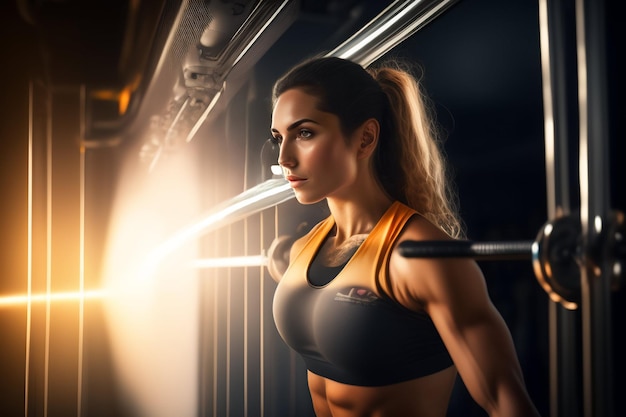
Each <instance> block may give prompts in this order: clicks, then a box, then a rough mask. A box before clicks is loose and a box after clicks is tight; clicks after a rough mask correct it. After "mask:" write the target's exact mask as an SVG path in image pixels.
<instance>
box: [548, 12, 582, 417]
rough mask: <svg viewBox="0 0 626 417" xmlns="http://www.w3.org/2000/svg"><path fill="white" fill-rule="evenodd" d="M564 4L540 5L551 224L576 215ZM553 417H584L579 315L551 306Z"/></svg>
mask: <svg viewBox="0 0 626 417" xmlns="http://www.w3.org/2000/svg"><path fill="white" fill-rule="evenodd" d="M564 9H565V4H564V2H563V1H554V2H548V0H540V1H539V30H540V48H541V65H542V79H543V103H544V137H545V157H546V194H547V211H548V218H549V219H556V218H558V217H561V216H565V215H569V214H570V193H569V183H568V181H569V163H568V155H569V153H568V148H569V146H568V142H569V140H568V139H569V137H570V132H569V129H568V126H569V125H570V123H569V122H570V119H571V118H570V117H569V114H568V111H567V109H568V94H567V93H568V89H567V85H566V84H567V82H566V81H567V77H568V71H567V68H568V62H567V58H568V55H567V51H568V48H567V46H568V39H569V37H568V33H567V27H568V26H567V24H566V17H567V13H566V12H565V10H564ZM548 307H549V308H548V314H549V343H550V349H549V356H550V415H551V416H552V417H565V416H568V417H577V416H580V408H581V407H580V400H579V395H577V394H578V387H579V385H580V376H579V374H580V372H578V369H579V368H580V367H579V366H578V357H579V354H578V352H579V347H578V346H579V342H578V340H579V331H578V327H579V313H578V312H577V311H570V310H567V309H565V308H564V307H562V306H561V305H560V304H558V303H554V302H550V304H549V306H548Z"/></svg>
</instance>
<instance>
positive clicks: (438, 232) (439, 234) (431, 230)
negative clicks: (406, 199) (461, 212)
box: [396, 213, 452, 244]
mask: <svg viewBox="0 0 626 417" xmlns="http://www.w3.org/2000/svg"><path fill="white" fill-rule="evenodd" d="M451 239H452V238H451V237H450V236H448V234H446V232H444V231H443V229H441V228H440V227H439V226H437V225H435V224H434V223H432V222H431V221H430V220H428V219H427V218H426V217H424V216H422V215H421V214H419V213H415V214H414V215H412V216H411V217H410V218H409V220H407V222H406V224H405V225H404V228H403V229H402V232H401V233H400V235H399V236H398V240H397V242H396V244H398V243H400V242H403V241H406V240H419V241H423V240H451Z"/></svg>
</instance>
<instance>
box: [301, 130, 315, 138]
mask: <svg viewBox="0 0 626 417" xmlns="http://www.w3.org/2000/svg"><path fill="white" fill-rule="evenodd" d="M311 136H313V132H311V131H310V130H308V129H300V131H299V132H298V137H301V138H303V139H309V138H310V137H311Z"/></svg>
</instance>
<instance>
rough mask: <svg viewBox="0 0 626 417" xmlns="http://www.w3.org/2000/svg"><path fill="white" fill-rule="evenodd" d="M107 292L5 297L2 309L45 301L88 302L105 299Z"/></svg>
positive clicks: (3, 297)
mask: <svg viewBox="0 0 626 417" xmlns="http://www.w3.org/2000/svg"><path fill="white" fill-rule="evenodd" d="M106 293H107V292H106V291H105V290H91V291H82V292H81V291H73V292H57V293H50V294H31V295H28V294H25V295H5V296H2V297H0V307H5V306H13V305H19V304H27V303H28V302H31V303H37V302H45V301H48V300H50V301H73V300H86V299H93V298H96V299H97V298H103V297H105V296H106Z"/></svg>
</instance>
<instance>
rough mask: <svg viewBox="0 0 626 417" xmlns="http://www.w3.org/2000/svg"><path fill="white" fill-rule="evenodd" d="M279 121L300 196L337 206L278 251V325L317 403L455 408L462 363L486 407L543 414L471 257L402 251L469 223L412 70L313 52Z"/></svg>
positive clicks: (284, 159)
mask: <svg viewBox="0 0 626 417" xmlns="http://www.w3.org/2000/svg"><path fill="white" fill-rule="evenodd" d="M271 131H272V135H273V137H274V140H275V141H276V142H277V143H278V144H280V154H279V160H278V162H279V164H280V165H281V167H282V169H283V172H284V175H285V178H286V179H287V180H288V181H289V182H290V184H291V186H292V187H293V189H294V192H295V195H296V198H297V200H298V201H299V202H300V203H302V204H312V203H317V202H319V201H321V200H324V199H325V200H326V201H327V203H328V207H329V209H330V216H329V217H328V218H327V219H325V220H323V221H322V222H320V223H319V224H317V225H316V226H315V227H313V229H312V230H311V231H310V232H308V233H307V234H306V235H305V236H303V237H301V238H299V239H297V240H296V241H295V242H293V239H290V238H289V237H284V236H283V237H280V238H278V239H277V240H276V241H275V242H274V243H273V244H272V247H271V248H270V253H269V255H270V259H271V260H270V264H269V270H270V273H271V275H272V276H273V277H274V278H275V279H276V280H277V281H279V283H278V287H277V289H276V293H275V296H274V307H273V308H274V318H275V322H276V326H277V328H278V330H279V332H280V334H281V336H282V337H283V339H284V340H285V342H286V343H287V344H288V345H289V346H290V347H292V348H293V349H294V350H296V351H297V352H298V353H299V354H300V355H301V356H302V357H303V359H304V361H305V363H306V366H307V369H308V384H309V389H310V393H311V398H312V401H313V408H314V410H315V413H316V414H317V415H318V416H320V417H325V416H346V417H348V416H372V417H373V416H378V417H389V416H403V417H406V416H445V414H446V410H447V407H448V402H449V399H450V394H451V391H452V387H453V384H454V380H455V377H456V374H457V371H458V372H459V374H460V376H461V378H462V379H463V381H464V383H465V385H466V386H467V388H468V390H469V392H470V394H471V395H472V397H473V398H474V399H475V400H476V401H477V402H478V404H480V405H481V406H482V407H483V408H484V409H485V410H486V411H487V412H488V413H489V414H490V415H492V416H506V417H513V416H533V415H537V411H536V410H535V408H534V406H533V405H532V403H531V401H530V399H529V397H528V394H527V392H526V390H525V387H524V382H523V377H522V372H521V369H520V366H519V363H518V360H517V357H516V353H515V350H514V346H513V343H512V340H511V337H510V334H509V332H508V329H507V328H506V325H505V323H504V322H503V320H502V318H501V317H500V315H499V314H498V312H497V311H496V309H495V308H494V307H493V305H492V304H491V302H490V300H489V298H488V295H487V291H486V288H485V282H484V278H483V276H482V273H481V271H480V270H479V268H478V267H477V265H476V264H475V262H473V261H471V260H465V259H421V258H420V259H418V258H404V257H402V256H401V255H399V254H398V253H397V252H396V251H394V248H395V247H396V246H397V245H398V243H400V242H402V241H405V240H445V239H453V238H458V237H460V236H461V235H462V231H461V225H460V221H459V219H458V217H457V214H456V211H455V208H454V205H453V204H452V203H451V201H453V198H451V193H450V189H449V186H448V183H447V181H446V171H445V167H444V161H443V158H442V155H441V153H440V151H439V149H438V144H437V141H436V137H435V130H434V128H433V124H432V123H431V120H430V119H429V117H428V114H427V112H426V107H425V106H424V99H423V97H422V95H421V93H420V91H419V86H418V83H417V82H416V80H415V79H414V78H413V77H412V76H411V75H410V74H409V73H408V72H407V71H404V70H401V69H400V68H398V67H381V68H379V69H373V68H372V69H369V70H365V69H364V68H362V67H361V66H360V65H358V64H356V63H353V62H350V61H348V60H343V59H339V58H317V59H313V60H309V61H307V62H305V63H303V64H300V65H298V66H296V67H295V68H293V69H292V70H291V71H290V72H288V73H287V74H286V75H284V76H283V77H282V78H281V79H279V80H278V81H277V83H276V84H275V86H274V97H273V114H272V128H271ZM287 248H290V249H287ZM285 252H288V254H289V259H288V261H287V260H285V259H284V258H283V255H282V254H283V253H285Z"/></svg>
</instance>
